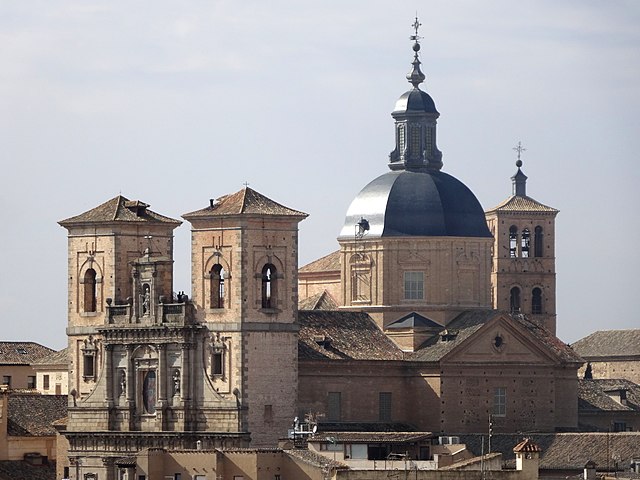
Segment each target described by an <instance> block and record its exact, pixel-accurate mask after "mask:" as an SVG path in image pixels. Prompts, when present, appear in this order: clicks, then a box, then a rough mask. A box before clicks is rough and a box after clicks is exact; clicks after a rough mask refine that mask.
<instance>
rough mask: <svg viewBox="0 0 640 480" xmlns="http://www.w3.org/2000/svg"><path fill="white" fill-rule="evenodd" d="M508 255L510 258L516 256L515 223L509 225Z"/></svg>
mask: <svg viewBox="0 0 640 480" xmlns="http://www.w3.org/2000/svg"><path fill="white" fill-rule="evenodd" d="M509 256H510V257H511V258H516V257H517V256H518V227H516V226H515V225H511V227H509Z"/></svg>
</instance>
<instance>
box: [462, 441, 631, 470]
mask: <svg viewBox="0 0 640 480" xmlns="http://www.w3.org/2000/svg"><path fill="white" fill-rule="evenodd" d="M526 436H527V437H528V438H530V439H531V440H532V441H533V442H535V443H536V444H537V445H538V446H539V447H540V448H541V449H542V453H541V455H540V468H541V469H549V470H563V469H576V470H582V468H583V467H584V465H585V464H586V463H587V462H588V461H589V460H593V461H594V462H596V464H597V465H598V470H605V469H606V468H607V465H609V466H610V467H611V468H613V460H612V459H611V457H610V458H609V461H608V462H607V452H609V455H610V456H611V455H612V452H615V453H616V455H617V456H618V458H619V462H618V464H619V465H621V466H623V465H629V464H630V462H631V459H632V458H640V432H621V433H555V434H554V433H548V434H535V433H534V434H527V435H526ZM520 440H522V434H519V435H517V434H513V435H512V434H505V435H503V434H494V435H493V436H492V438H491V450H492V451H495V452H502V455H503V458H504V459H510V458H513V457H514V454H513V446H514V445H515V444H516V443H518V442H519V441H520ZM460 441H462V442H464V443H465V444H466V445H467V448H469V449H470V450H471V451H473V452H474V453H475V454H477V455H479V454H480V452H481V449H482V439H481V436H480V435H460ZM485 442H486V439H485Z"/></svg>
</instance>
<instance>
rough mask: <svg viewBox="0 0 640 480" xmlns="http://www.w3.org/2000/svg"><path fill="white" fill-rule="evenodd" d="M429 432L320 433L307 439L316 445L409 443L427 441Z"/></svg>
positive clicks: (432, 435)
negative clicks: (337, 443)
mask: <svg viewBox="0 0 640 480" xmlns="http://www.w3.org/2000/svg"><path fill="white" fill-rule="evenodd" d="M435 436H437V435H434V434H433V433H431V432H321V433H318V434H316V435H314V436H312V437H310V438H309V442H317V443H336V442H339V443H411V442H420V441H423V440H428V439H430V438H433V437H435Z"/></svg>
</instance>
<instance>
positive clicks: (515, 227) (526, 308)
mask: <svg viewBox="0 0 640 480" xmlns="http://www.w3.org/2000/svg"><path fill="white" fill-rule="evenodd" d="M514 150H515V151H516V152H517V154H518V159H517V161H516V167H517V168H518V170H517V171H516V173H515V174H514V175H513V176H512V177H511V181H512V184H513V190H512V194H511V196H510V197H509V198H507V199H506V200H505V201H504V202H502V203H501V204H500V205H498V206H496V207H494V208H492V209H490V210H488V211H487V212H486V217H487V224H488V225H489V229H490V230H491V233H492V234H493V236H494V245H493V253H492V262H491V285H492V286H491V293H492V301H493V306H494V308H496V309H498V310H503V311H508V312H511V313H522V314H525V315H527V316H528V317H529V318H531V319H532V320H536V321H538V322H539V323H541V324H542V325H544V326H545V327H546V328H547V329H548V330H549V331H551V332H552V333H553V334H554V335H555V333H556V262H555V218H556V215H557V214H558V210H556V209H555V208H552V207H549V206H547V205H544V204H542V203H540V202H538V201H536V200H534V199H533V198H531V197H529V196H527V176H526V175H525V174H524V172H523V171H522V169H521V167H522V159H521V154H522V152H524V151H525V150H526V149H525V148H524V147H522V145H521V143H520V142H518V145H517V146H516V147H515V148H514Z"/></svg>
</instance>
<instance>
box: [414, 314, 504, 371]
mask: <svg viewBox="0 0 640 480" xmlns="http://www.w3.org/2000/svg"><path fill="white" fill-rule="evenodd" d="M496 315H497V312H496V311H495V310H473V311H468V312H464V313H462V314H460V315H458V316H457V317H456V318H454V319H453V320H452V321H451V322H449V324H448V325H447V328H446V331H447V333H448V334H449V335H447V337H446V338H447V339H448V340H447V341H443V340H442V336H441V335H435V336H433V337H431V338H430V339H428V340H427V341H425V342H424V343H423V344H422V345H421V346H420V347H419V349H418V350H417V351H415V352H414V353H413V354H410V355H411V358H412V359H414V360H419V361H425V362H437V361H439V360H440V359H441V358H442V357H444V356H445V355H446V354H447V353H449V352H451V351H452V350H453V349H454V348H455V347H457V346H458V345H460V344H462V343H463V342H464V341H465V340H466V339H467V338H469V337H470V336H471V335H473V334H474V333H475V332H477V331H478V330H479V329H480V328H482V326H483V325H484V324H485V323H486V322H488V321H489V320H491V319H492V318H494V317H495V316H496Z"/></svg>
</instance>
